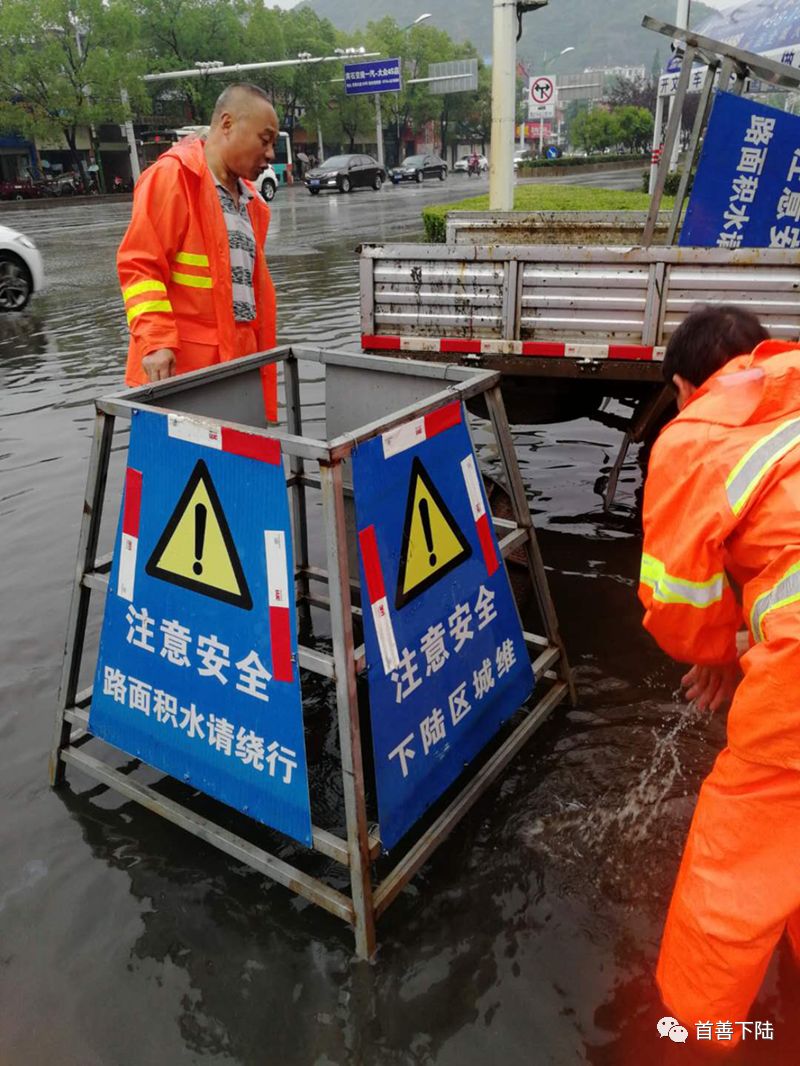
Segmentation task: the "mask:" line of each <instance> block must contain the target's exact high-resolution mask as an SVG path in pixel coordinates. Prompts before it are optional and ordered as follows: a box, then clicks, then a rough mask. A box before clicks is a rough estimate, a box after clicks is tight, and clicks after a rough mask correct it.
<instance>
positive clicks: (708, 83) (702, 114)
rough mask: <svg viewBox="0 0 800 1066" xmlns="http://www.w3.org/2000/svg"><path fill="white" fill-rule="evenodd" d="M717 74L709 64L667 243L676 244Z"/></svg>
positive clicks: (713, 65) (715, 69)
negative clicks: (684, 203)
mask: <svg viewBox="0 0 800 1066" xmlns="http://www.w3.org/2000/svg"><path fill="white" fill-rule="evenodd" d="M716 74H717V66H716V64H715V63H714V64H709V65H708V67H707V68H706V76H705V79H704V81H703V88H702V90H701V92H700V99H699V101H698V103H697V113H696V115H695V119H694V126H693V127H692V135H691V137H690V138H689V149H688V151H687V153H686V159H685V160H684V164H683V173H682V174H681V180H680V184H679V186H678V191H677V193H676V194H675V204H674V206H673V208H672V218H671V219H670V223H669V229H668V230H667V241H666V243H667V244H674V243H675V237H676V235H677V233H678V226H679V225H680V221H681V212H682V211H683V202H684V200H685V199H686V190H687V189H688V188H689V179H690V178H691V176H692V167H693V166H694V164H695V161H696V159H697V155H698V152H699V150H700V135H701V133H702V131H703V130H704V129H705V126H706V121H707V119H708V113H709V111H710V110H711V94H712V92H713V89H714V78H715V77H716Z"/></svg>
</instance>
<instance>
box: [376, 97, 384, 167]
mask: <svg viewBox="0 0 800 1066" xmlns="http://www.w3.org/2000/svg"><path fill="white" fill-rule="evenodd" d="M375 139H376V140H377V142H378V162H379V163H380V165H381V166H383V116H382V115H381V94H380V93H375Z"/></svg>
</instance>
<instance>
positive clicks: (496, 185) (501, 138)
mask: <svg viewBox="0 0 800 1066" xmlns="http://www.w3.org/2000/svg"><path fill="white" fill-rule="evenodd" d="M516 34H517V3H516V0H493V5H492V158H491V160H490V165H489V209H490V210H491V211H510V210H511V209H512V208H513V206H514V117H515V112H516V103H517V93H516V68H515V62H514V61H515V59H516V55H517V38H516Z"/></svg>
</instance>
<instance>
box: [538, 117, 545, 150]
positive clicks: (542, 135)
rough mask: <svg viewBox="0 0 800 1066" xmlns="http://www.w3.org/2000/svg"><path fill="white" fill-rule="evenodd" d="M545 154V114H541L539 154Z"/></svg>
mask: <svg viewBox="0 0 800 1066" xmlns="http://www.w3.org/2000/svg"><path fill="white" fill-rule="evenodd" d="M543 154H544V115H539V155H540V156H542V155H543Z"/></svg>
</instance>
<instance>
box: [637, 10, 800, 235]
mask: <svg viewBox="0 0 800 1066" xmlns="http://www.w3.org/2000/svg"><path fill="white" fill-rule="evenodd" d="M642 26H643V27H644V28H645V29H648V30H654V31H655V32H656V33H661V34H663V35H664V36H665V37H671V38H672V39H673V41H680V42H682V43H683V58H682V62H681V69H680V75H679V77H678V85H677V88H676V90H675V94H674V96H672V97H671V100H672V106H671V109H670V113H669V119H668V120H667V127H666V131H665V133H664V142H663V144H662V145H661V147H660V149H659V152H658V158H657V160H654V162H653V164H652V170H651V173H652V174H653V175H654V182H651V195H650V208H649V210H648V213H647V220H646V222H645V226H644V232H643V234H642V244H643V245H645V246H646V245H650V244H652V242H653V236H654V233H655V228H656V223H657V221H658V212H659V209H660V207H661V199H662V197H663V195H664V184H665V182H666V180H667V174H668V173H669V171H670V167H671V162H672V154H673V149H674V147H675V143H676V141H677V138H678V133H679V130H680V124H681V113H682V111H683V104H684V100H685V99H686V94H687V92H689V90H690V87H691V86H692V82H693V80H695V79H696V78H697V72H696V71H694V70H693V66H694V64H695V62H697V63H700V64H704V65H705V67H706V71H705V77H704V79H703V84H702V88H701V89H700V100H699V101H698V105H697V114H696V117H695V121H694V126H693V127H692V132H691V136H690V138H689V148H688V151H687V158H686V162H685V163H684V167H683V172H682V174H681V180H680V183H679V185H678V192H677V193H676V195H675V205H674V207H673V210H672V218H671V220H670V225H669V230H668V232H667V241H666V243H667V244H674V243H675V237H676V236H677V233H678V228H679V226H680V221H681V215H682V213H683V205H684V203H685V200H686V194H687V192H688V189H689V180H690V178H691V174H692V170H693V169H694V165H695V163H696V161H697V157H698V154H699V151H700V145H701V143H702V138H703V135H704V133H705V130H706V127H707V125H708V116H709V114H710V112H711V102H712V93H713V89H714V86H715V84H716V85H718V87H719V88H721V89H725V90H727V91H729V92H731V93H733V94H734V95H735V96H741V94H742V92H743V91H744V88H745V83H746V82H747V80H748V79H749V78H758V79H759V80H760V81H763V82H766V83H767V84H769V85H775V86H778V87H779V88H784V89H795V90H796V89H798V88H800V70H797V69H796V68H793V67H790V66H787V65H786V64H784V63H776V62H775V61H774V60H772V59H767V58H765V57H764V56H760V55H757V54H756V53H755V52H747V51H745V50H744V49H742V48H736V47H734V46H733V45H730V44H725V43H724V42H723V41H715V40H714V39H713V38H711V37H704V36H702V35H701V34H698V33H694V32H693V31H692V30H686V29H682V28H681V27H680V26H673V25H672V24H671V23H669V22H662V21H661V20H660V19H654V18H651V17H650V16H649V15H645V17H644V18H643V19H642ZM664 99H665V97H663V96H661V95H659V96H658V100H657V104H658V106H657V110H656V124H655V133H654V137H657V134H658V131H659V129H660V127H661V122H662V116H663V104H664ZM655 155H656V153H655V152H654V157H655Z"/></svg>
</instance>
